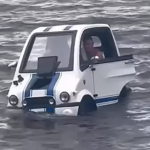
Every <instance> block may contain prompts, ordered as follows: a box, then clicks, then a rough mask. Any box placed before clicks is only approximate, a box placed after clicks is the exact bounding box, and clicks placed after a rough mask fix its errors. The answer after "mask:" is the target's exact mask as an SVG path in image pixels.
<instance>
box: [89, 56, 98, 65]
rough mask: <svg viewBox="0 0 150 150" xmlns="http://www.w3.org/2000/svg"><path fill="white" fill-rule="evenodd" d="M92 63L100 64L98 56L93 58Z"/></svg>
mask: <svg viewBox="0 0 150 150" xmlns="http://www.w3.org/2000/svg"><path fill="white" fill-rule="evenodd" d="M91 63H92V64H97V63H99V57H98V56H94V57H92V58H91Z"/></svg>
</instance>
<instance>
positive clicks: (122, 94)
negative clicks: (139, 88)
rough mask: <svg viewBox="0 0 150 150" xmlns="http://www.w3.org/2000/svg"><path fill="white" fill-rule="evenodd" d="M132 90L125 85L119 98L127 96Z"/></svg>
mask: <svg viewBox="0 0 150 150" xmlns="http://www.w3.org/2000/svg"><path fill="white" fill-rule="evenodd" d="M130 92H131V88H130V87H128V86H126V85H125V86H124V87H123V88H122V90H121V92H120V95H119V98H120V99H122V98H126V97H127V96H128V95H129V93H130Z"/></svg>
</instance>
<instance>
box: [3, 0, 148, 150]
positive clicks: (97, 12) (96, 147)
mask: <svg viewBox="0 0 150 150" xmlns="http://www.w3.org/2000/svg"><path fill="white" fill-rule="evenodd" d="M73 23H108V24H110V25H111V27H112V29H113V30H114V34H115V37H116V39H117V44H118V46H119V48H120V51H121V54H129V53H133V54H134V58H135V66H136V71H137V79H136V80H135V81H133V82H132V83H131V84H130V86H131V87H132V89H133V92H132V93H131V94H130V96H129V98H128V99H127V100H126V101H124V102H122V103H119V104H116V105H111V106H106V107H101V108H100V109H99V110H98V112H97V113H94V114H91V116H87V117H69V118H67V117H63V118H57V119H56V118H55V119H51V120H50V119H47V120H42V121H34V122H28V123H27V122H24V121H23V120H22V119H17V120H14V119H13V120H12V119H9V118H7V117H6V116H5V114H4V111H5V107H6V102H7V101H6V94H7V91H6V92H5V89H8V87H9V85H10V82H11V80H12V78H13V71H9V70H8V69H7V68H6V65H7V64H8V63H9V62H12V61H13V60H16V59H18V57H19V55H20V52H21V50H22V46H23V44H24V42H25V40H26V38H27V36H28V35H29V33H30V32H31V31H32V30H33V29H34V28H36V27H38V26H46V25H51V24H73ZM149 28H150V1H149V0H132V1H131V0H93V1H91V0H87V1H85V0H81V1H79V0H70V1H68V2H67V1H65V2H64V1H61V0H58V1H57V0H49V1H45V0H41V1H39V0H28V1H27V0H9V1H8V0H0V58H1V59H0V79H1V80H0V90H1V93H0V150H29V149H32V150H54V149H57V150H58V149H61V150H76V149H78V150H112V149H113V150H149V149H150V49H149V48H150V30H149Z"/></svg>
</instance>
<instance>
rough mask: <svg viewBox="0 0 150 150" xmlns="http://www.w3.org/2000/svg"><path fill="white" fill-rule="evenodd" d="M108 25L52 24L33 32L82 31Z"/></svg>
mask: <svg viewBox="0 0 150 150" xmlns="http://www.w3.org/2000/svg"><path fill="white" fill-rule="evenodd" d="M97 27H108V28H110V26H109V25H108V24H77V25H69V24H68V25H54V26H46V27H38V28H36V29H35V30H34V31H33V32H35V33H36V32H58V31H74V30H76V31H79V32H80V31H83V30H85V29H88V28H97Z"/></svg>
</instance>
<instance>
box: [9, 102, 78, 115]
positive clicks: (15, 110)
mask: <svg viewBox="0 0 150 150" xmlns="http://www.w3.org/2000/svg"><path fill="white" fill-rule="evenodd" d="M78 109H79V103H64V104H60V105H56V106H55V108H42V107H41V108H34V107H32V108H25V109H24V108H23V107H13V106H9V107H7V109H6V113H7V115H10V116H17V115H22V114H24V113H28V112H33V113H37V114H43V113H45V114H51V115H59V116H77V115H78Z"/></svg>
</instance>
